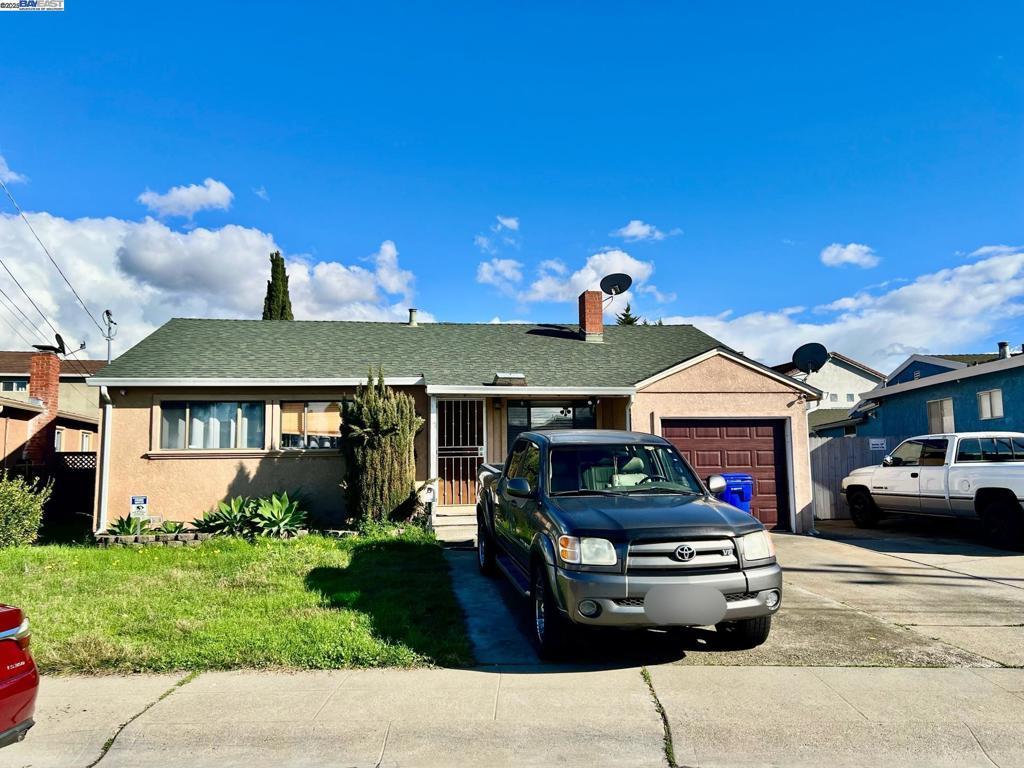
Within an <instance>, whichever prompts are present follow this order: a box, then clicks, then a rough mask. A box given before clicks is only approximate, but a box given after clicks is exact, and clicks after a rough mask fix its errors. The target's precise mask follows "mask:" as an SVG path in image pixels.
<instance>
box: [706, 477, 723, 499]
mask: <svg viewBox="0 0 1024 768" xmlns="http://www.w3.org/2000/svg"><path fill="white" fill-rule="evenodd" d="M705 485H707V487H708V490H709V491H711V495H712V496H717V495H718V494H720V493H723V492H724V491H725V478H724V477H722V476H721V475H711V476H710V477H709V478H708V479H707V480H706V481H705Z"/></svg>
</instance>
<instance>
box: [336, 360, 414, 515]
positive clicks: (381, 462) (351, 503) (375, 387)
mask: <svg viewBox="0 0 1024 768" xmlns="http://www.w3.org/2000/svg"><path fill="white" fill-rule="evenodd" d="M422 426H423V419H422V418H420V417H419V416H417V415H416V406H415V403H414V402H413V399H412V397H411V396H409V395H408V394H406V393H404V392H396V391H395V390H393V389H392V388H391V387H388V386H386V385H385V384H384V371H383V369H380V370H379V371H378V374H377V383H376V384H375V383H374V382H373V371H372V370H371V371H370V373H369V375H368V376H367V380H366V385H365V386H360V387H358V388H357V389H356V394H355V398H354V399H353V400H352V401H351V402H349V403H347V407H346V409H345V418H344V419H343V421H342V436H343V438H344V444H345V447H346V449H347V457H346V458H347V461H346V462H345V466H346V482H345V487H346V489H347V491H348V509H349V514H350V515H351V516H352V517H355V518H356V519H357V520H359V521H360V523H367V522H372V521H381V520H401V519H408V518H409V517H411V516H412V514H413V513H414V512H415V510H416V488H415V483H416V460H415V455H414V453H413V440H414V438H415V437H416V433H417V432H418V431H419V430H420V428H421V427H422Z"/></svg>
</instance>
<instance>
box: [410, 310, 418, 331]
mask: <svg viewBox="0 0 1024 768" xmlns="http://www.w3.org/2000/svg"><path fill="white" fill-rule="evenodd" d="M418 325H419V323H417V322H416V308H415V307H409V327H410V328H415V327H417V326H418Z"/></svg>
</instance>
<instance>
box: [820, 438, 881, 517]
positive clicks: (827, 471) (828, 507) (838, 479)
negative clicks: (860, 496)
mask: <svg viewBox="0 0 1024 768" xmlns="http://www.w3.org/2000/svg"><path fill="white" fill-rule="evenodd" d="M881 440H885V447H884V448H882V447H880V446H881V442H880V441H881ZM898 442H899V441H897V440H896V439H894V438H892V437H886V438H879V437H818V436H816V435H811V438H810V448H811V486H812V491H813V495H814V517H815V519H816V520H839V519H845V518H848V517H849V516H850V510H849V509H848V508H847V506H846V498H845V497H844V496H843V489H842V482H843V478H844V477H846V476H847V475H848V474H850V472H851V471H853V470H855V469H857V468H858V467H867V466H870V465H872V464H881V462H882V457H883V456H885V454H886V453H887V452H888V451H891V450H892V449H893V448H895V447H896V445H897V443H898ZM872 446H874V448H873V447H872Z"/></svg>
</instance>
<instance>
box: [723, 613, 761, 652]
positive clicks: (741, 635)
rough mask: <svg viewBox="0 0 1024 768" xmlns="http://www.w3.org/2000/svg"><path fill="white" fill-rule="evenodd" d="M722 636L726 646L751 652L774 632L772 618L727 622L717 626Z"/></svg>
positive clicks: (758, 617) (759, 617)
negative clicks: (750, 650)
mask: <svg viewBox="0 0 1024 768" xmlns="http://www.w3.org/2000/svg"><path fill="white" fill-rule="evenodd" d="M715 630H716V631H717V632H718V633H719V634H720V635H722V640H723V641H724V644H725V645H726V646H727V647H728V648H731V649H734V650H749V649H751V648H756V647H757V646H759V645H761V644H762V643H763V642H764V641H765V640H767V639H768V635H769V633H771V631H772V617H771V616H757V617H755V618H753V619H740V620H739V621H725V622H722V623H721V624H716V625H715Z"/></svg>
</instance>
